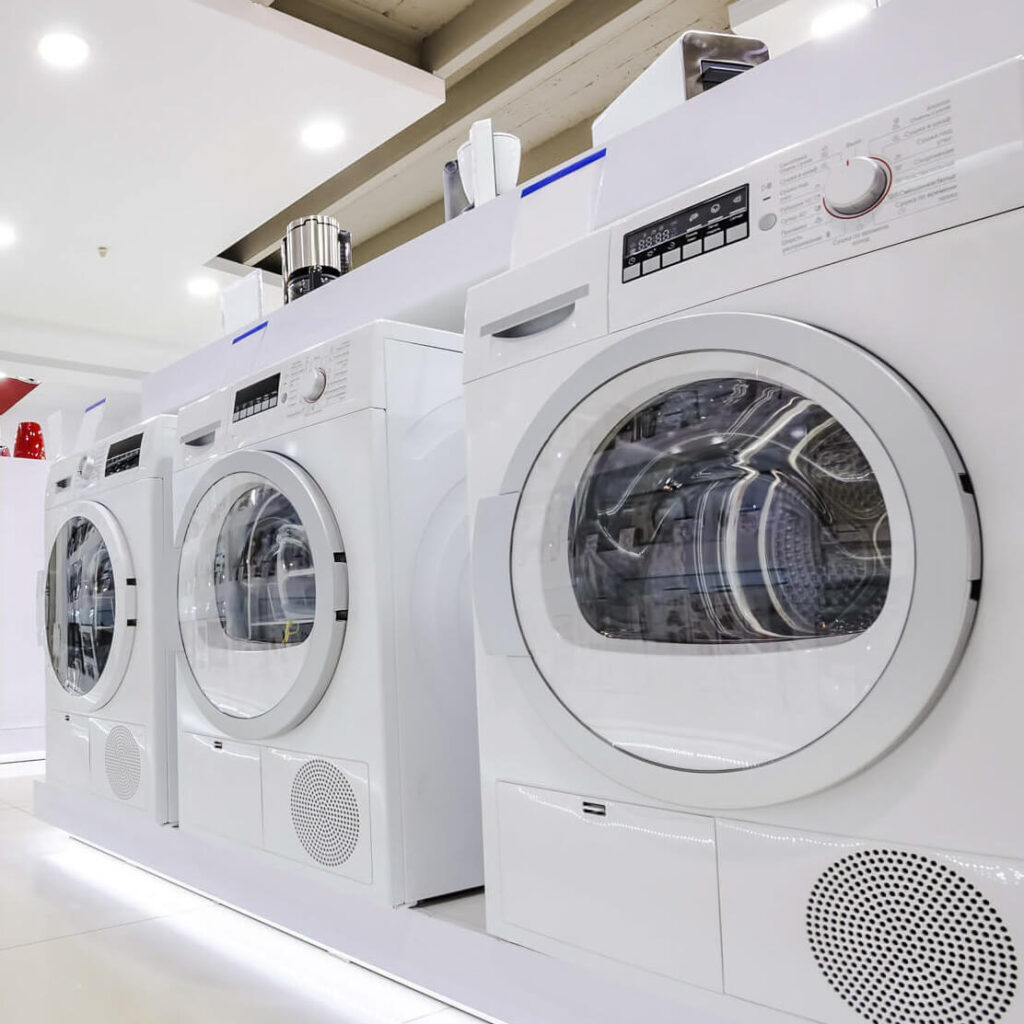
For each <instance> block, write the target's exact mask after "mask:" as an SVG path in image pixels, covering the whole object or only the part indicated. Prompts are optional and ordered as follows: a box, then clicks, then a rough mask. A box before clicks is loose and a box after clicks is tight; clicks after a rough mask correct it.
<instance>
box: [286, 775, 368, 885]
mask: <svg viewBox="0 0 1024 1024" xmlns="http://www.w3.org/2000/svg"><path fill="white" fill-rule="evenodd" d="M291 805H292V825H293V827H294V828H295V834H296V835H297V836H298V838H299V842H300V843H302V848H303V849H304V850H305V851H306V853H308V854H309V855H310V857H312V858H313V860H315V861H316V862H317V864H322V865H323V866H324V867H328V868H336V867H338V866H339V865H340V864H344V863H345V861H347V860H348V859H349V857H351V856H352V853H353V851H354V850H355V848H356V844H357V843H358V842H359V805H358V804H357V803H356V795H355V793H354V792H353V791H352V786H351V784H350V783H349V781H348V779H347V778H346V777H345V773H344V772H342V771H341V770H340V769H339V768H336V767H335V766H334V765H333V764H331V763H330V762H329V761H320V760H313V761H307V762H306V763H305V764H304V765H303V766H302V767H301V768H300V769H299V770H298V772H296V773H295V778H294V779H293V780H292V794H291Z"/></svg>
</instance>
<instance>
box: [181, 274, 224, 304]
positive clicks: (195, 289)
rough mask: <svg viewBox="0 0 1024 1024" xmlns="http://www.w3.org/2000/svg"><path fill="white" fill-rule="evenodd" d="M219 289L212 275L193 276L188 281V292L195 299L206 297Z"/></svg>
mask: <svg viewBox="0 0 1024 1024" xmlns="http://www.w3.org/2000/svg"><path fill="white" fill-rule="evenodd" d="M219 291H220V285H219V284H217V282H216V281H215V280H214V279H213V278H212V277H193V278H192V280H190V281H189V283H188V293H189V295H191V296H192V297H193V298H195V299H208V298H210V297H211V296H213V295H216V294H217V293H218V292H219Z"/></svg>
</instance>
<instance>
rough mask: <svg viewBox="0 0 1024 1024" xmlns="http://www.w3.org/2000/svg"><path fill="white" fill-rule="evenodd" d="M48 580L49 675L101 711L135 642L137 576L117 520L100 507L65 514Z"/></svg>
mask: <svg viewBox="0 0 1024 1024" xmlns="http://www.w3.org/2000/svg"><path fill="white" fill-rule="evenodd" d="M61 516H62V518H61V519H60V521H59V523H58V525H57V529H56V532H55V533H54V534H53V539H52V540H51V542H50V557H49V561H48V562H47V567H46V574H45V577H44V580H43V593H42V602H43V620H44V630H45V635H46V654H47V664H48V669H49V671H50V672H51V673H52V676H53V679H54V680H55V681H56V683H57V684H58V685H59V687H60V690H61V693H62V694H65V695H67V696H68V697H70V698H73V700H72V701H71V703H70V704H67V705H66V706H71V707H74V706H76V705H78V704H79V703H81V704H83V705H88V706H89V707H90V708H97V707H102V706H103V705H104V704H105V703H106V702H107V701H108V700H110V698H111V697H112V696H113V695H114V693H115V692H116V691H117V688H118V687H119V686H120V685H121V680H122V679H123V678H124V675H125V672H126V671H127V670H128V662H129V659H130V658H131V653H132V647H133V645H134V642H135V625H136V621H137V599H136V580H135V570H134V567H133V564H132V560H131V555H130V552H129V550H128V545H127V543H126V541H125V538H124V534H123V532H122V530H121V526H120V524H119V523H118V521H117V519H115V518H114V516H113V514H112V513H111V512H110V510H109V509H108V508H106V507H105V506H103V505H100V504H99V503H97V502H91V501H83V502H74V503H72V504H70V505H68V506H66V507H65V508H64V509H62V510H61Z"/></svg>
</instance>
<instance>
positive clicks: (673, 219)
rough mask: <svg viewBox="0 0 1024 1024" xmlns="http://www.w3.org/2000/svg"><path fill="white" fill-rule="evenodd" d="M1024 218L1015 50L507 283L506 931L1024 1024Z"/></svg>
mask: <svg viewBox="0 0 1024 1024" xmlns="http://www.w3.org/2000/svg"><path fill="white" fill-rule="evenodd" d="M526 201H527V200H524V202H526ZM1022 206H1024V62H1022V61H1020V60H1015V61H1011V62H1009V63H1006V64H1002V65H999V66H996V67H993V68H990V69H988V70H985V71H983V72H980V73H978V74H977V75H974V76H971V77H969V78H965V79H963V80H960V81H957V82H955V83H952V84H950V85H949V86H948V87H946V88H942V89H940V90H938V91H936V92H933V93H929V94H927V95H923V96H918V97H915V98H909V99H908V100H907V101H906V102H904V103H900V104H898V105H896V106H894V107H892V108H889V109H886V110H882V111H880V112H879V113H877V114H876V115H875V116H871V117H868V118H866V119H864V120H863V121H859V122H856V123H853V124H849V125H845V126H843V127H841V128H838V129H837V130H836V131H834V132H832V133H829V134H826V135H823V136H821V137H818V138H814V139H811V140H809V141H808V142H806V143H804V144H801V145H797V146H794V147H792V148H790V149H786V150H783V151H781V152H776V153H774V154H772V155H771V156H768V157H766V158H765V159H763V160H761V161H758V162H756V163H753V164H751V165H749V166H746V167H743V168H742V169H740V170H737V171H736V172H735V173H730V174H726V175H724V176H722V177H721V178H719V179H716V180H714V181H710V182H708V183H707V184H705V185H703V186H701V187H699V188H695V189H692V190H690V191H687V192H685V193H683V194H680V195H677V196H675V197H673V198H671V199H669V200H667V201H665V202H663V203H660V204H659V205H657V206H654V207H652V208H648V209H645V210H642V211H641V212H639V213H637V214H635V215H633V216H630V217H628V218H627V219H625V220H623V221H620V222H618V223H616V224H613V225H611V226H610V227H609V228H607V229H605V230H602V231H600V232H597V233H594V234H592V235H590V236H589V237H587V238H585V239H584V240H582V241H580V242H578V243H575V244H574V245H572V246H571V247H569V248H566V249H564V250H563V251H561V252H558V253H555V254H553V255H551V256H549V257H545V258H543V259H540V260H538V261H537V262H535V263H532V264H529V265H527V266H524V267H522V268H519V269H516V270H514V271H511V272H509V273H507V274H506V275H504V276H502V277H500V278H497V279H495V280H493V281H491V282H488V283H486V284H483V285H480V286H478V287H477V288H476V289H474V290H473V291H472V292H471V294H470V298H469V308H468V312H467V335H466V337H467V341H466V381H467V384H466V401H467V430H468V436H469V453H470V461H469V491H470V502H471V508H472V510H473V512H472V515H471V519H472V522H473V531H474V535H473V565H474V601H475V610H476V621H477V641H478V647H477V652H478V653H477V677H478V701H479V715H480V742H481V755H482V791H483V803H484V845H485V865H486V872H485V873H486V892H487V918H488V928H489V930H490V931H492V932H493V933H494V934H496V935H499V936H502V937H504V938H506V939H510V940H513V941H515V942H518V943H521V944H523V945H526V946H531V947H533V948H535V949H538V950H542V951H544V952H546V953H550V954H553V955H557V956H560V957H564V958H567V959H571V960H574V961H577V962H582V963H585V964H590V965H592V966H594V967H595V968H597V969H599V970H601V971H603V972H609V973H618V974H621V975H623V976H625V977H628V978H629V979H631V980H632V981H635V982H637V983H638V984H642V985H644V986H650V987H653V988H655V989H658V990H661V989H664V990H665V991H666V992H669V993H673V994H676V995H679V996H680V998H682V997H683V996H684V995H685V994H686V993H689V995H686V996H685V997H686V998H691V997H692V998H696V997H697V993H695V990H694V988H687V987H686V986H695V987H699V988H701V989H705V990H710V991H711V992H718V993H722V994H723V996H725V997H728V1001H729V1004H730V1006H729V1010H730V1013H731V1014H732V1015H733V1016H732V1017H731V1018H730V1019H744V1020H747V1019H749V1020H760V1019H778V1017H776V1016H773V1015H770V1014H769V1015H767V1016H766V1010H765V1008H768V1007H770V1008H772V1009H773V1010H775V1011H783V1012H784V1013H787V1014H791V1015H794V1016H797V1017H802V1018H809V1019H812V1020H816V1021H827V1022H829V1024H833V1022H850V1024H853V1022H857V1021H859V1022H863V1021H865V1020H867V1021H871V1022H873V1024H883V1022H884V1024H894V1022H898V1021H899V1022H915V1024H921V1022H936V1024H938V1022H940V1021H941V1022H943V1024H948V1022H953V1021H964V1022H966V1021H972V1022H982V1021H984V1022H992V1021H996V1020H1006V1021H1020V1020H1024V1001H1022V1000H1021V998H1020V997H1019V996H1018V995H1017V989H1018V988H1019V986H1020V982H1021V979H1020V963H1019V958H1020V957H1021V956H1022V955H1024V859H1022V858H1024V818H1022V815H1021V814H1020V810H1019V807H1018V803H1019V785H1020V781H1021V779H1022V778H1024V752H1022V745H1021V722H1022V720H1024V689H1022V688H1021V686H1020V685H1019V683H1018V680H1017V668H1016V666H1017V663H1018V660H1019V655H1018V644H1017V640H1018V636H1019V632H1020V623H1019V619H1020V617H1019V615H1018V611H1019V605H1020V602H1019V598H1018V589H1019V581H1020V579H1021V577H1022V574H1024V545H1022V544H1021V541H1020V537H1019V528H1020V509H1021V508H1022V507H1024V476H1022V474H1021V473H1020V472H1019V471H1018V469H1017V466H1016V456H1015V455H1014V454H1013V452H1014V449H1013V446H1012V445H1011V444H1009V440H1010V439H1012V438H1013V437H1014V436H1016V432H1017V429H1018V425H1019V410H1020V381H1019V377H1018V374H1020V373H1021V371H1022V369H1024V360H1022V356H1021V350H1020V345H1019V334H1020V329H1021V324H1022V323H1024V290H1022V289H1021V287H1020V259H1021V257H1020V252H1021V249H1022V247H1024V211H1022V210H1021V207H1022ZM982 537H984V546H985V553H986V558H985V566H984V583H983V584H982V561H981V538H982ZM700 998H701V999H703V1000H705V1001H710V1002H711V1003H715V1002H716V1000H715V999H713V998H711V997H708V996H700Z"/></svg>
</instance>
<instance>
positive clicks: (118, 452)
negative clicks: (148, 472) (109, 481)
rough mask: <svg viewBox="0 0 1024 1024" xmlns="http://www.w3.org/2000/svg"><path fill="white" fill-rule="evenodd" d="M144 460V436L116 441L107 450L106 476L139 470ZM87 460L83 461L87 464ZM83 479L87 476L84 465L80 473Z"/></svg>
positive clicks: (133, 436) (104, 472) (134, 435)
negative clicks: (140, 463)
mask: <svg viewBox="0 0 1024 1024" xmlns="http://www.w3.org/2000/svg"><path fill="white" fill-rule="evenodd" d="M141 459H142V434H132V436H131V437H125V438H123V439H122V440H120V441H115V442H114V443H113V444H112V445H111V446H110V447H109V448H108V449H107V459H106V464H105V466H104V470H103V475H104V476H114V475H115V474H116V473H126V472H128V470H130V469H138V467H139V462H140V461H141ZM85 461H86V460H83V462H85ZM79 472H80V473H81V475H82V476H83V477H86V476H87V468H86V466H85V465H83V466H82V467H81V469H80V471H79Z"/></svg>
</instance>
